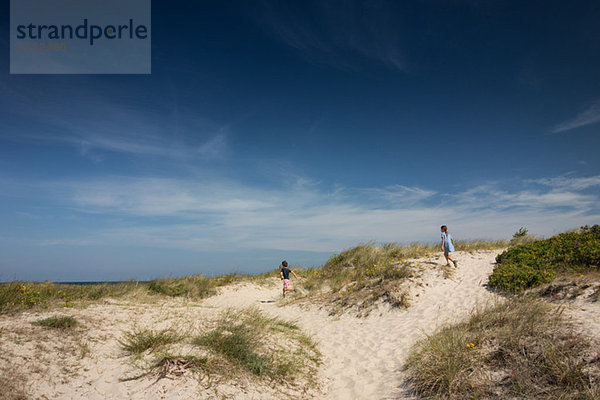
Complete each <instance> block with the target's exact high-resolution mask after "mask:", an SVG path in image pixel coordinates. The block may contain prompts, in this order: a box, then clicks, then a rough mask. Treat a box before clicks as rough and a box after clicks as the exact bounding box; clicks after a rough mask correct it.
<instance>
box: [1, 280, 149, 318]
mask: <svg viewBox="0 0 600 400" xmlns="http://www.w3.org/2000/svg"><path fill="white" fill-rule="evenodd" d="M143 285H144V284H141V283H139V282H136V281H129V282H119V283H98V284H90V285H73V284H61V283H53V282H20V281H14V282H8V283H0V313H5V312H11V311H17V310H22V309H28V308H33V307H42V308H46V307H49V306H50V305H59V306H64V307H72V306H73V304H74V302H75V301H81V300H98V299H101V298H104V297H109V296H110V297H119V296H124V295H126V294H129V293H131V292H133V291H135V290H136V289H137V288H138V287H141V286H143Z"/></svg>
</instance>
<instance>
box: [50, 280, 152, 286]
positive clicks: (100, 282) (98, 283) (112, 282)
mask: <svg viewBox="0 0 600 400" xmlns="http://www.w3.org/2000/svg"><path fill="white" fill-rule="evenodd" d="M126 282H132V281H130V280H129V281H108V282H107V281H90V282H53V283H57V284H61V285H101V284H103V283H106V284H108V285H115V284H117V283H126ZM133 282H138V283H148V282H150V281H133Z"/></svg>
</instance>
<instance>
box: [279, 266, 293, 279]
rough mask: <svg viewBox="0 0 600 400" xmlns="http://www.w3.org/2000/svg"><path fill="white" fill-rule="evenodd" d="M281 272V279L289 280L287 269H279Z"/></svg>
mask: <svg viewBox="0 0 600 400" xmlns="http://www.w3.org/2000/svg"><path fill="white" fill-rule="evenodd" d="M281 272H282V273H283V279H290V272H291V271H290V269H289V268H285V267H284V268H281Z"/></svg>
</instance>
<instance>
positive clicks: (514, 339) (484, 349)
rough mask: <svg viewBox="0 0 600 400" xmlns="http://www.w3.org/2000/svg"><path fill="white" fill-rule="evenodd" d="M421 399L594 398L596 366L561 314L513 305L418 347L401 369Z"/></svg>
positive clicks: (599, 363)
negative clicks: (403, 369)
mask: <svg viewBox="0 0 600 400" xmlns="http://www.w3.org/2000/svg"><path fill="white" fill-rule="evenodd" d="M404 368H405V371H406V373H407V376H408V378H409V380H408V382H409V384H410V386H411V387H412V388H413V389H414V391H415V392H416V393H417V394H418V395H419V396H421V397H425V398H435V399H467V398H472V399H474V398H492V399H494V398H495V399H505V398H519V399H557V398H560V399H590V400H592V399H597V398H600V397H599V396H600V387H599V383H600V382H599V381H598V379H599V377H600V375H599V373H600V358H598V354H594V353H593V350H592V346H591V344H590V342H589V341H588V340H587V339H586V338H584V337H582V336H580V335H579V334H577V333H576V332H574V331H573V330H572V329H571V328H570V327H569V326H568V325H567V324H566V323H565V321H564V319H563V317H562V313H561V311H560V309H559V310H557V309H556V308H554V307H552V306H551V305H549V304H547V303H544V302H543V301H540V300H536V299H533V298H531V297H515V298H513V299H511V300H508V301H506V302H504V303H501V304H497V305H495V306H492V307H487V308H485V309H482V310H478V311H476V312H474V313H473V315H472V316H471V318H470V319H469V320H468V321H466V322H463V323H459V324H455V325H451V326H446V327H444V328H442V329H440V330H438V331H437V332H436V333H434V334H432V335H430V336H428V337H426V338H425V339H423V340H421V341H420V342H418V343H417V344H416V345H415V346H414V347H413V349H412V351H411V353H410V355H409V357H408V359H407V361H406V364H405V366H404Z"/></svg>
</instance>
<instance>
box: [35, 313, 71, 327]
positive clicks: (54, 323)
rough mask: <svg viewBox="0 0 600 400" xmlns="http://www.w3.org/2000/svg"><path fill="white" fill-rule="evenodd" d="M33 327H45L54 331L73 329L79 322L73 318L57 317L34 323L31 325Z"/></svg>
mask: <svg viewBox="0 0 600 400" xmlns="http://www.w3.org/2000/svg"><path fill="white" fill-rule="evenodd" d="M31 324H32V325H37V326H43V327H46V328H54V329H63V330H65V329H71V328H74V327H75V326H77V325H79V322H77V320H76V319H75V318H73V317H65V316H58V315H55V316H53V317H49V318H44V319H41V320H39V321H34V322H32V323H31Z"/></svg>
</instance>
